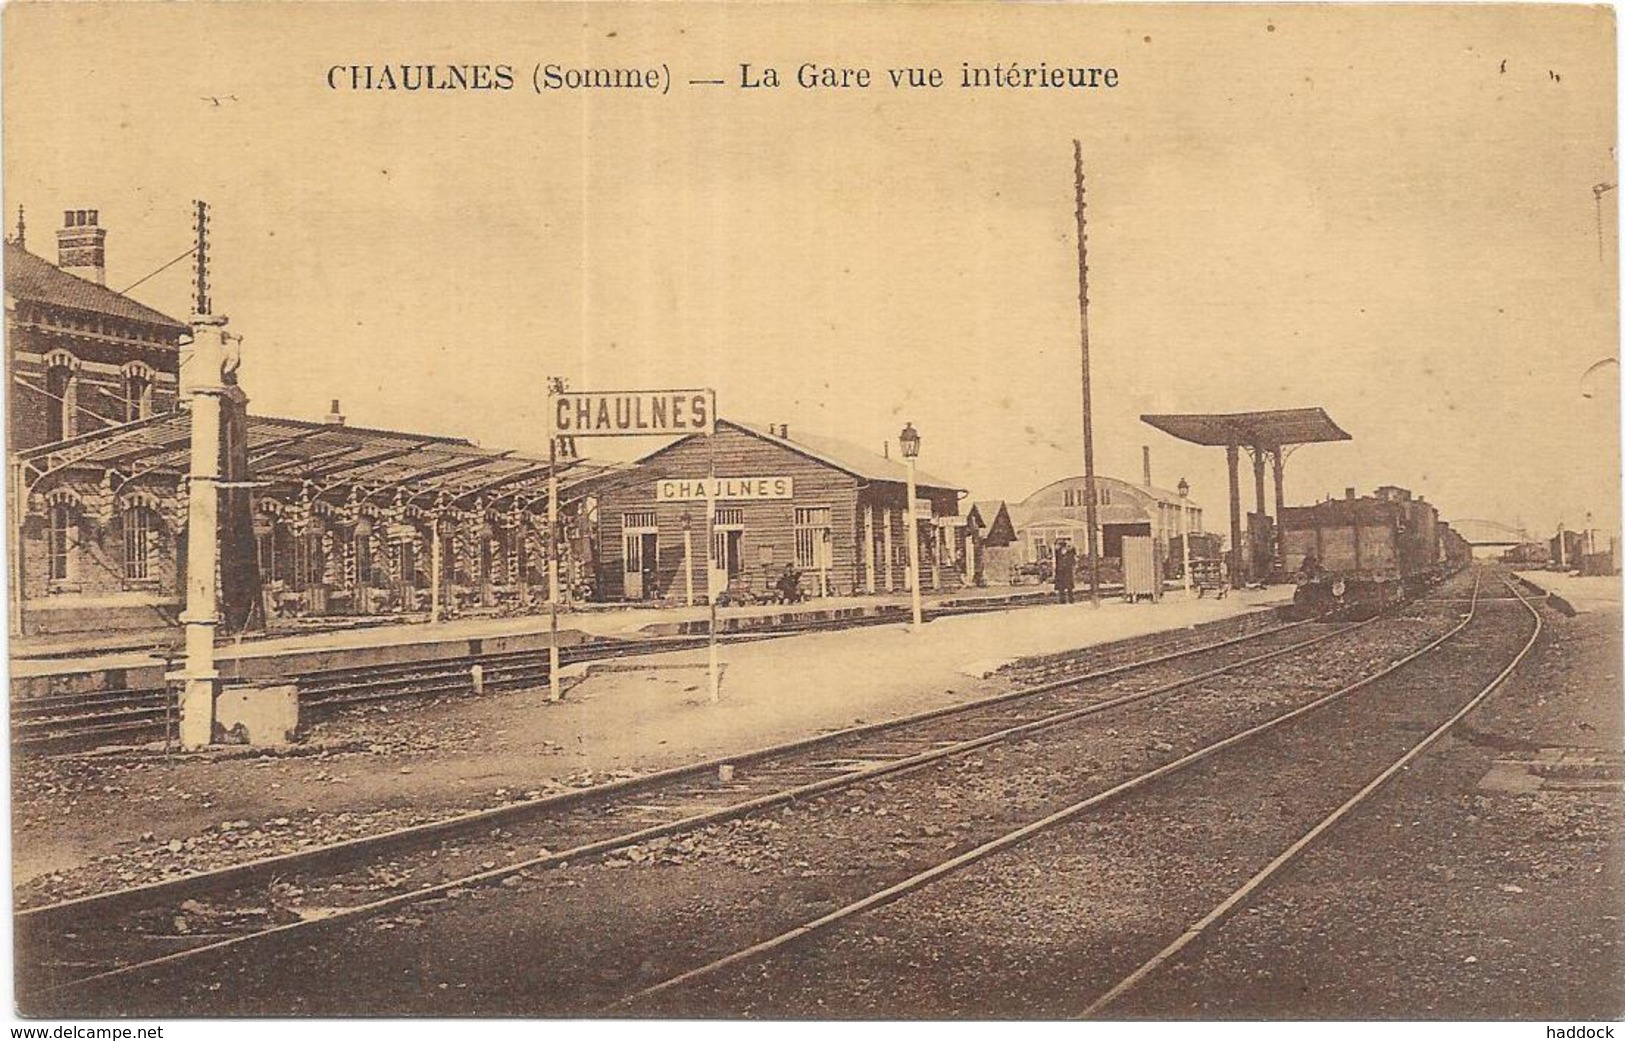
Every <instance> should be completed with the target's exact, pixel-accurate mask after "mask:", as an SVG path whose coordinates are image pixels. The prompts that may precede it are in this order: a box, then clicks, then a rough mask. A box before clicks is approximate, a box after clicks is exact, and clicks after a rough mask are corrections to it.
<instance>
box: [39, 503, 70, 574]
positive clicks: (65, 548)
mask: <svg viewBox="0 0 1625 1041" xmlns="http://www.w3.org/2000/svg"><path fill="white" fill-rule="evenodd" d="M72 539H73V511H72V509H71V508H70V507H68V506H66V505H60V504H59V505H56V506H52V507H51V512H50V514H49V515H48V516H47V517H46V525H45V559H46V562H47V564H46V567H47V574H48V576H49V577H50V580H51V581H52V582H66V581H68V580H69V579H70V578H71V577H72V571H73V566H72V565H73V547H72V544H71V543H72Z"/></svg>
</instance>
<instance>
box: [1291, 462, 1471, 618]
mask: <svg viewBox="0 0 1625 1041" xmlns="http://www.w3.org/2000/svg"><path fill="white" fill-rule="evenodd" d="M1281 555H1282V558H1283V563H1284V564H1285V566H1286V570H1287V572H1288V573H1289V574H1292V575H1295V576H1297V584H1298V588H1297V592H1296V593H1295V594H1294V595H1293V604H1294V606H1295V608H1297V609H1298V610H1299V611H1300V612H1304V613H1318V612H1322V611H1327V610H1331V609H1332V608H1336V607H1344V606H1346V607H1355V608H1364V609H1369V610H1377V609H1381V608H1383V607H1387V606H1389V605H1391V604H1394V603H1398V602H1399V601H1401V600H1403V599H1406V598H1407V597H1412V596H1415V595H1417V594H1418V593H1420V592H1422V591H1423V590H1424V589H1427V588H1428V587H1429V586H1432V585H1434V584H1436V583H1438V582H1439V581H1440V580H1442V579H1443V578H1444V577H1445V576H1446V575H1448V574H1450V573H1452V572H1454V571H1457V570H1459V569H1460V568H1462V567H1465V566H1466V565H1467V564H1468V563H1469V562H1471V560H1472V548H1471V547H1470V546H1469V545H1468V544H1467V541H1466V540H1465V539H1464V538H1462V537H1461V535H1460V534H1458V533H1457V532H1455V531H1454V530H1452V529H1451V528H1450V526H1449V525H1448V524H1446V523H1445V522H1443V521H1441V520H1440V519H1439V511H1438V510H1437V509H1435V508H1434V507H1433V505H1432V504H1431V503H1429V502H1428V501H1427V500H1426V499H1423V498H1422V497H1420V496H1412V495H1411V493H1410V491H1408V490H1407V489H1404V488H1399V487H1395V486H1393V485H1385V486H1383V487H1381V488H1378V489H1377V490H1376V491H1375V492H1374V493H1372V494H1371V495H1368V496H1361V497H1356V496H1355V494H1354V489H1352V488H1350V489H1348V490H1347V492H1346V493H1345V494H1344V497H1343V498H1342V499H1328V500H1326V501H1325V502H1318V503H1315V504H1314V505H1312V506H1289V507H1286V508H1285V509H1283V510H1282V514H1281Z"/></svg>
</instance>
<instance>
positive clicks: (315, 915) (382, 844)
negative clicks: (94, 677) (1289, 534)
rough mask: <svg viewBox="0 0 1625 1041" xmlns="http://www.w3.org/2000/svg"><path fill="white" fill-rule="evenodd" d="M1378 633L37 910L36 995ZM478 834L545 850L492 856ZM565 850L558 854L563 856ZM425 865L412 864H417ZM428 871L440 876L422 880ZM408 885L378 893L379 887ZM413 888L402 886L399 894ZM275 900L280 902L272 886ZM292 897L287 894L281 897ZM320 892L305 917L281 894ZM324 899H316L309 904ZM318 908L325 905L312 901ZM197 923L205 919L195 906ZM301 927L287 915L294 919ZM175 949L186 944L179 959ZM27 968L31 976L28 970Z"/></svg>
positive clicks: (884, 729)
mask: <svg viewBox="0 0 1625 1041" xmlns="http://www.w3.org/2000/svg"><path fill="white" fill-rule="evenodd" d="M1366 624H1370V623H1368V622H1363V623H1355V624H1329V625H1328V624H1312V623H1294V624H1291V625H1284V626H1277V627H1273V628H1269V629H1265V630H1262V631H1260V632H1255V633H1249V634H1245V635H1243V636H1239V637H1234V638H1231V639H1227V640H1222V641H1217V642H1210V643H1206V644H1203V645H1201V646H1198V647H1186V648H1183V649H1179V650H1173V651H1169V652H1167V653H1164V654H1161V655H1157V656H1154V657H1152V658H1150V659H1149V660H1141V661H1132V662H1125V663H1121V664H1117V665H1113V666H1108V667H1105V668H1097V669H1095V670H1093V671H1090V672H1088V673H1086V674H1083V675H1078V674H1076V673H1075V674H1073V675H1071V676H1068V677H1064V678H1060V679H1054V680H1050V681H1048V682H1045V683H1040V684H1036V685H1034V686H1029V687H1025V688H1022V689H1020V690H1016V691H1013V692H1009V693H1006V694H1002V695H998V696H995V697H991V698H986V699H983V700H982V701H980V702H975V703H971V704H969V705H961V706H955V707H952V708H948V709H939V710H935V711H932V712H926V713H921V714H918V715H915V716H911V717H906V718H904V719H901V720H894V721H889V722H885V723H878V724H869V725H864V726H860V727H854V728H851V729H849V730H845V731H841V732H838V733H834V734H828V735H822V736H819V737H816V738H812V739H808V740H803V741H798V742H793V743H791V744H788V745H781V746H776V747H773V748H768V749H762V750H760V751H758V752H754V753H749V754H746V755H739V756H733V757H729V758H728V760H727V761H726V762H722V761H707V762H702V763H696V764H690V765H688V766H685V767H681V768H678V769H674V770H668V771H663V772H662V773H659V774H654V775H649V776H647V777H642V778H636V779H631V780H628V781H622V782H616V783H614V784H609V785H603V786H599V787H596V788H592V789H583V790H579V791H575V792H569V793H565V794H563V795H558V796H553V797H549V798H545V799H539V800H531V801H527V802H524V803H518V804H514V805H511V806H507V807H502V808H498V809H496V810H490V811H483V812H481V813H476V814H470V815H467V816H465V817H462V818H456V819H453V820H450V821H444V822H439V823H436V824H433V825H425V826H419V827H415V828H408V829H403V830H401V831H398V832H393V833H389V834H386V835H381V836H375V837H371V838H367V839H358V840H352V841H350V842H345V843H340V844H336V845H333V846H329V847H324V848H319V849H314V850H306V851H301V852H299V853H295V854H289V855H285V856H281V857H274V858H269V859H266V860H262V861H257V862H253V863H249V864H243V865H239V866H237V867H234V868H228V869H223V870H220V871H213V872H208V873H203V874H198V875H194V876H190V877H186V878H181V879H174V880H170V881H166V882H162V883H156V884H150V885H144V886H135V887H131V888H128V889H124V890H117V891H113V892H107V893H101V894H97V895H93V896H89V897H85V898H82V899H76V900H69V901H63V902H60V903H56V904H52V905H48V906H42V907H36V908H29V909H25V910H23V911H21V912H19V914H18V915H17V918H16V930H17V946H18V950H19V951H28V952H35V953H34V954H30V955H25V958H26V960H27V961H28V963H29V964H28V965H26V966H25V967H24V969H23V973H24V976H25V977H27V983H26V984H24V986H25V988H26V989H30V990H33V991H35V992H36V993H45V992H53V991H61V990H64V989H74V990H82V989H84V988H86V987H92V988H94V987H105V986H117V985H119V984H121V983H122V982H124V981H128V980H130V979H132V978H135V977H140V976H142V975H144V974H147V973H152V972H158V971H163V970H166V969H170V968H174V967H176V966H179V965H181V964H183V963H190V962H195V961H200V960H203V959H206V958H209V957H212V956H218V955H220V954H222V953H224V952H227V951H230V950H235V949H244V948H248V947H251V946H257V945H263V944H276V945H278V946H286V945H287V944H290V943H299V942H303V941H304V940H305V938H307V937H309V936H312V935H314V934H315V933H317V932H318V931H322V930H329V929H333V928H336V927H340V926H343V925H345V924H348V923H353V922H356V921H361V920H364V919H367V918H375V917H377V916H379V915H383V914H386V913H388V912H389V911H391V910H393V909H397V908H401V907H405V906H408V905H411V904H414V903H420V902H423V901H425V900H433V899H437V898H440V897H442V896H443V895H445V894H447V893H452V892H455V891H461V890H466V889H467V888H469V887H475V886H481V885H489V884H492V883H497V882H501V881H502V880H504V879H506V878H512V877H514V876H516V875H520V874H522V873H526V872H532V871H537V870H541V869H543V868H546V867H548V866H551V865H557V864H565V863H569V862H570V861H571V860H580V859H581V858H583V857H592V856H596V855H599V854H603V853H607V852H609V851H613V850H617V849H627V848H629V847H636V846H637V845H638V844H640V843H650V842H656V841H658V840H660V839H662V838H665V837H670V836H678V835H681V834H684V833H687V832H691V831H693V830H694V829H697V828H702V827H705V826H707V825H709V824H713V823H715V822H719V821H725V820H732V819H737V818H740V817H743V816H746V815H749V814H753V813H760V812H762V811H764V810H767V809H769V808H772V807H775V806H781V805H785V804H788V803H791V802H794V801H797V800H806V799H809V798H816V797H818V796H819V795H820V794H821V793H826V792H832V791H836V790H838V789H843V788H852V787H854V786H857V785H861V784H863V783H865V782H872V781H876V780H879V779H881V778H884V777H888V776H892V775H896V774H901V773H904V772H907V771H910V770H915V769H918V768H921V767H924V766H927V765H929V764H933V763H940V762H943V761H947V760H949V759H951V758H952V757H955V756H963V755H965V754H966V753H968V752H970V751H972V750H975V749H979V748H986V747H989V746H992V745H996V744H1001V743H1011V742H1017V741H1020V740H1023V739H1027V738H1029V737H1031V736H1032V735H1034V734H1037V733H1038V732H1039V731H1042V730H1045V729H1048V728H1051V727H1056V726H1061V725H1064V724H1067V723H1070V722H1073V721H1076V720H1082V719H1085V718H1087V717H1091V716H1095V715H1098V714H1101V713H1106V712H1109V711H1111V710H1113V709H1116V708H1120V707H1123V706H1127V705H1133V704H1137V703H1141V702H1146V701H1152V700H1155V699H1158V698H1163V697H1167V696H1170V695H1172V694H1174V693H1175V692H1178V691H1181V690H1186V689H1191V688H1193V687H1196V686H1197V685H1200V684H1202V683H1204V682H1208V681H1212V680H1213V679H1214V678H1215V677H1219V676H1224V675H1228V674H1231V673H1234V672H1236V671H1237V670H1242V669H1246V668H1254V667H1257V666H1258V665H1259V664H1261V663H1263V662H1267V661H1270V660H1273V659H1276V658H1279V657H1282V656H1285V655H1290V654H1293V653H1297V652H1299V651H1300V650H1302V649H1303V648H1305V647H1308V646H1313V645H1318V644H1321V643H1323V642H1326V641H1329V640H1333V639H1335V638H1336V637H1338V636H1341V635H1343V634H1345V633H1347V632H1350V631H1351V630H1353V629H1355V628H1358V627H1360V626H1363V625H1366ZM469 837H492V838H497V839H499V841H500V842H501V843H502V844H504V845H508V846H510V847H524V848H529V849H532V850H534V849H536V848H537V847H542V848H543V849H545V850H547V851H548V852H546V853H544V854H542V855H539V856H530V857H524V858H518V859H506V860H505V862H503V863H500V864H498V863H496V862H494V861H491V860H490V859H489V858H488V857H487V856H486V854H485V853H484V852H482V851H481V849H480V848H479V846H480V839H479V838H473V839H471V841H470V844H471V846H472V847H474V848H471V849H460V848H459V849H450V851H449V852H448V848H449V846H448V844H450V843H455V842H458V841H460V840H462V839H467V838H469ZM553 851H556V852H553ZM413 857H415V858H416V860H415V861H414V862H413V863H406V861H409V860H411V859H412V858H413ZM426 863H432V865H433V868H434V870H435V871H436V872H438V873H439V874H441V875H446V874H448V873H449V874H450V877H448V878H446V880H445V881H442V882H439V883H436V884H432V885H421V884H415V883H414V882H413V880H414V879H415V878H420V877H421V876H422V872H421V871H418V870H417V869H418V868H422V867H423V866H425V864H426ZM381 876H384V877H388V878H390V879H392V880H397V881H396V886H395V887H396V888H397V891H394V892H390V893H389V894H388V895H386V896H384V897H383V898H381V899H380V898H379V897H378V891H379V885H378V879H379V878H380V877H381ZM400 880H406V881H404V882H402V881H400ZM268 884H269V885H270V888H271V890H274V891H273V892H268V890H267V885H268ZM278 887H280V888H278ZM279 892H280V893H283V894H286V893H288V892H298V893H300V894H312V899H311V900H306V901H304V903H305V905H307V906H294V904H297V901H288V900H286V899H279V897H278V896H277V893H279ZM314 894H320V895H319V897H318V896H314ZM315 899H319V900H320V902H321V904H320V906H319V907H311V906H308V905H309V904H310V903H311V902H312V900H315ZM187 905H190V906H192V907H194V908H196V907H202V906H205V905H206V907H207V914H206V915H205V916H204V917H207V919H208V922H209V925H208V927H207V930H206V931H204V932H203V934H202V935H201V936H200V935H198V933H196V932H190V933H181V934H177V932H176V930H174V929H171V928H168V927H167V924H168V923H173V922H174V921H176V920H177V919H178V918H185V917H186V916H187V913H188V912H186V911H184V910H181V909H182V908H184V907H185V906H187ZM191 913H192V915H193V917H197V915H196V912H195V911H194V912H191ZM290 918H291V920H290ZM177 948H181V949H178V950H177ZM19 964H20V965H21V964H23V961H22V960H20V961H19Z"/></svg>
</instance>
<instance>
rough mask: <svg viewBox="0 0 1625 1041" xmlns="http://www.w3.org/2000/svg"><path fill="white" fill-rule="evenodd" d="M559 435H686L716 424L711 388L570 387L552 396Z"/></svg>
mask: <svg viewBox="0 0 1625 1041" xmlns="http://www.w3.org/2000/svg"><path fill="white" fill-rule="evenodd" d="M548 412H549V413H550V415H551V416H552V418H551V420H550V421H549V422H551V424H552V428H553V429H552V433H553V436H555V437H637V436H646V437H681V436H683V435H685V434H709V433H711V432H712V431H714V430H715V429H716V419H717V410H716V392H715V391H710V390H615V391H565V392H563V393H558V394H551V395H549V396H548Z"/></svg>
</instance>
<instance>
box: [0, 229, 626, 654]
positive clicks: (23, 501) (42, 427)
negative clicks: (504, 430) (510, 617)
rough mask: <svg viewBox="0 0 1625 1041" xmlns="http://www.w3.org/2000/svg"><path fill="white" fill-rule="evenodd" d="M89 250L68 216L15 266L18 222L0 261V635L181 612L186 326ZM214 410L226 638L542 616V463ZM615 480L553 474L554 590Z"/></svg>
mask: <svg viewBox="0 0 1625 1041" xmlns="http://www.w3.org/2000/svg"><path fill="white" fill-rule="evenodd" d="M106 234H107V233H106V229H104V228H102V227H101V226H100V224H99V222H98V216H97V214H96V211H94V210H75V211H70V212H69V213H68V214H67V215H66V219H65V221H64V227H63V229H62V230H61V231H60V232H59V233H58V247H59V250H58V263H56V264H52V263H50V262H49V261H47V260H45V259H43V258H41V257H38V256H36V255H34V254H32V253H30V252H28V250H27V248H26V245H25V242H26V240H25V238H24V229H23V227H22V226H21V222H20V221H19V228H18V237H17V239H16V240H15V241H8V242H6V244H5V284H6V324H7V340H8V343H9V344H10V350H11V354H10V359H9V360H10V364H11V366H12V371H13V377H14V378H13V381H12V392H11V393H12V397H11V412H10V414H11V425H10V429H9V435H10V442H11V443H10V445H9V449H10V451H9V453H8V459H9V462H10V464H11V467H12V471H11V474H10V478H11V479H10V480H9V481H8V484H7V487H8V494H9V496H10V501H9V506H10V509H9V511H8V516H9V518H10V524H9V525H8V529H9V530H8V543H9V546H10V551H11V552H10V559H11V564H12V568H11V575H10V587H11V595H12V600H11V605H12V612H11V613H12V627H13V632H14V634H16V635H46V634H52V633H69V632H87V631H100V630H107V629H120V628H122V629H130V628H151V627H159V626H169V625H174V624H176V622H177V619H178V616H179V613H180V610H181V607H182V599H183V597H182V590H183V589H184V582H185V576H184V566H185V560H186V548H185V547H186V540H187V531H186V523H187V518H188V512H187V488H186V475H187V472H188V469H189V466H190V451H191V413H190V411H189V409H187V408H185V407H181V406H184V405H186V404H187V403H185V402H182V401H180V399H179V387H180V385H181V379H180V376H181V352H182V350H183V348H184V347H185V346H186V345H187V344H189V343H190V342H191V341H192V330H191V327H190V325H188V324H187V323H184V322H181V321H178V320H176V319H173V318H169V317H168V316H166V315H163V314H161V313H159V312H157V311H154V310H152V309H151V308H149V307H146V306H144V305H142V304H140V303H137V302H136V301H134V300H132V299H130V298H129V297H128V296H125V295H123V294H120V293H116V292H113V291H112V290H109V289H108V288H107V287H106V286H105V285H103V284H102V283H101V280H102V278H103V277H104V272H105V242H106ZM232 389H233V390H234V391H236V390H238V388H235V387H233V388H232ZM238 397H239V398H241V395H240V394H239V395H238ZM230 411H231V415H229V416H228V417H227V419H226V441H227V444H226V446H225V453H226V455H227V457H229V458H231V459H238V460H241V468H240V471H236V470H234V471H233V472H235V473H237V478H234V479H233V480H234V483H235V484H236V485H237V487H236V488H235V489H228V490H226V491H225V492H223V502H222V531H221V535H220V537H221V541H222V553H221V560H222V564H221V568H222V576H221V577H222V583H221V588H222V593H223V598H222V607H223V609H224V612H225V614H224V619H225V622H226V629H227V630H228V631H230V630H235V629H240V628H243V627H245V626H249V627H253V626H259V625H264V624H272V625H274V624H276V623H277V622H278V620H279V619H283V618H294V617H309V616H327V615H356V614H378V613H386V612H387V613H402V614H404V613H414V612H421V611H423V610H425V609H427V608H428V607H429V606H430V601H431V597H432V596H433V595H434V594H435V593H438V594H439V596H440V606H441V607H442V609H443V610H444V611H457V610H468V611H474V610H497V611H503V610H526V609H530V610H538V609H540V607H541V604H542V601H543V600H544V599H545V596H546V588H547V585H546V583H547V557H548V553H549V547H550V546H551V545H552V541H553V540H552V538H551V534H550V532H549V531H548V528H547V486H548V476H549V463H548V461H547V460H545V459H537V458H533V457H527V456H523V455H520V454H518V453H515V452H507V451H494V450H491V449H486V448H481V447H479V446H477V445H474V444H472V443H471V442H469V441H467V440H464V439H461V438H456V437H442V436H435V435H426V434H418V433H411V432H406V431H391V430H374V429H366V428H360V427H354V426H350V425H348V424H346V423H345V421H344V417H343V416H342V415H341V414H339V411H338V402H336V401H335V402H333V407H332V410H331V413H330V414H329V416H328V417H327V420H326V421H325V422H311V421H303V420H292V419H275V418H270V417H265V416H254V415H247V414H245V413H244V411H243V410H242V408H241V406H240V405H239V406H238V407H237V408H236V409H235V410H230ZM626 470H627V468H626V467H623V466H601V465H596V464H593V463H590V462H588V461H586V460H582V459H578V458H568V459H564V460H562V461H561V462H560V463H559V474H560V497H559V498H560V509H561V514H562V527H563V529H564V530H563V533H562V544H563V545H564V546H565V547H566V550H567V551H568V552H567V553H565V554H563V555H562V556H561V559H562V563H563V565H564V567H563V570H564V572H565V579H566V581H567V582H569V583H570V584H571V585H572V586H573V585H577V584H578V583H576V582H571V581H570V580H571V572H572V571H574V572H579V573H580V575H583V576H584V575H587V574H590V573H591V572H592V570H593V567H594V565H593V561H592V559H591V550H592V547H593V546H594V545H595V540H594V539H593V538H592V537H591V534H590V523H591V518H592V516H593V504H594V501H595V500H594V495H595V494H596V492H597V491H598V490H599V489H600V488H602V487H605V486H608V485H611V484H613V483H614V481H615V480H616V479H617V478H618V477H622V478H624V475H625V473H626ZM228 476H230V475H228ZM250 485H253V490H252V492H250V491H249V490H248V488H249V486H250ZM233 497H238V499H233ZM437 548H438V551H437ZM436 562H438V563H439V570H438V574H437V573H436V571H435V566H434V565H435V563H436ZM228 570H229V571H230V572H231V574H230V576H229V578H230V580H229V581H228V580H227V579H228V575H227V571H228ZM437 578H438V581H437ZM234 589H235V590H240V591H242V592H241V596H237V597H235V598H234V596H233V594H232V592H231V591H232V590H234Z"/></svg>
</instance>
